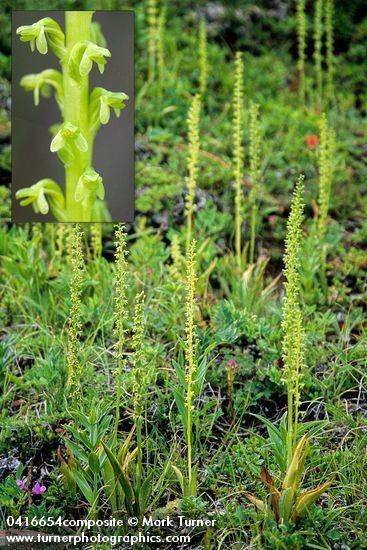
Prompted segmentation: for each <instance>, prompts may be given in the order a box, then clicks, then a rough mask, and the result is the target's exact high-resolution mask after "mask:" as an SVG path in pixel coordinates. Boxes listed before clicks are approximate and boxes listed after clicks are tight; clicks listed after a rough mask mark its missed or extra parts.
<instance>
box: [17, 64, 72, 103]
mask: <svg viewBox="0 0 367 550" xmlns="http://www.w3.org/2000/svg"><path fill="white" fill-rule="evenodd" d="M20 85H21V86H23V88H24V89H25V90H27V91H28V92H29V91H33V97H34V104H35V105H38V104H39V98H40V95H41V96H42V97H50V95H51V88H52V87H53V88H54V89H55V98H56V101H57V104H58V105H59V107H60V110H61V111H62V106H63V95H64V92H63V83H62V74H61V73H60V72H59V71H56V70H55V69H46V70H44V71H42V72H40V73H38V74H27V75H25V76H23V78H22V79H21V81H20Z"/></svg>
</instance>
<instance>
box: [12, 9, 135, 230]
mask: <svg viewBox="0 0 367 550" xmlns="http://www.w3.org/2000/svg"><path fill="white" fill-rule="evenodd" d="M133 219H134V12H133V11H128V10H125V11H119V10H116V11H94V12H93V11H44V10H42V11H41V10H37V11H13V12H12V221H13V222H35V221H37V222H49V221H58V222H109V221H114V222H131V221H133Z"/></svg>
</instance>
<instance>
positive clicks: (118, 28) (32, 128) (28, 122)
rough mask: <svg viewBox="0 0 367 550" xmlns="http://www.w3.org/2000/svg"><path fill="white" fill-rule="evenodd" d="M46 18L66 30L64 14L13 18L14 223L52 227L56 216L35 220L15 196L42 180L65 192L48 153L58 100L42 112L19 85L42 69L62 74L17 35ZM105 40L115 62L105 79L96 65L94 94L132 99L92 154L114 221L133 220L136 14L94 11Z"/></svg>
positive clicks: (51, 58)
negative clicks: (22, 28)
mask: <svg viewBox="0 0 367 550" xmlns="http://www.w3.org/2000/svg"><path fill="white" fill-rule="evenodd" d="M43 17H52V18H53V19H55V21H57V23H58V24H59V25H60V27H61V28H62V29H63V30H65V12H64V11H13V12H12V56H13V57H12V221H15V222H32V221H54V218H53V216H52V215H48V216H44V215H42V214H36V213H35V212H34V211H33V208H32V205H29V206H25V207H24V206H20V205H19V201H18V200H17V199H15V193H16V191H17V190H18V189H21V188H22V187H29V186H31V185H33V184H34V183H36V182H37V181H39V180H40V179H42V178H46V177H48V178H52V179H54V180H55V181H56V182H57V183H58V184H59V185H60V187H61V188H62V189H64V166H63V164H62V163H61V161H60V160H59V158H58V156H57V155H56V154H55V153H51V151H50V143H51V139H52V136H51V134H50V132H49V127H50V126H51V125H52V124H55V123H57V122H59V121H60V120H61V115H60V112H59V109H58V107H57V105H56V102H55V99H54V97H53V96H52V97H50V98H48V99H47V98H43V97H40V102H39V105H38V107H36V106H35V105H34V102H33V92H26V91H25V90H24V89H23V88H22V87H21V86H20V85H19V82H20V80H21V78H22V76H24V75H25V74H28V73H38V72H40V71H42V70H44V69H49V68H55V69H59V70H60V64H59V62H58V59H57V58H56V57H55V55H54V54H53V53H52V52H50V51H49V52H48V53H47V54H46V55H41V54H40V53H39V52H38V51H37V50H36V49H35V51H34V52H31V50H30V46H29V43H28V42H27V43H25V42H21V41H20V40H19V36H18V35H17V34H16V29H17V28H18V27H19V26H20V25H30V24H32V23H34V22H35V21H38V20H39V19H41V18H43ZM92 20H93V21H98V22H99V23H100V25H101V29H102V32H103V34H104V36H105V38H106V40H107V47H108V49H109V50H110V52H111V57H110V58H108V59H107V64H106V65H105V71H104V74H103V75H101V74H100V73H99V70H98V67H97V66H96V65H95V64H93V69H92V71H91V72H90V73H89V87H90V91H91V90H92V89H93V87H94V86H102V87H103V88H106V89H107V90H111V91H113V92H119V91H122V92H125V93H127V94H128V96H129V98H130V99H129V101H128V102H127V103H126V108H125V109H122V111H121V115H120V118H116V116H115V113H114V112H113V111H112V109H111V117H110V121H109V123H108V124H106V125H102V127H101V129H100V130H99V131H98V133H97V136H96V139H95V142H94V152H93V167H94V169H95V170H96V171H97V172H98V173H99V174H100V175H101V176H102V178H103V183H104V186H105V189H106V202H107V205H108V208H109V211H110V213H111V216H112V220H113V221H116V222H117V221H124V222H129V221H133V218H134V13H133V12H132V11H96V12H95V13H94V15H93V19H92Z"/></svg>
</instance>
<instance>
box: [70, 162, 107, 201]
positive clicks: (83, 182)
mask: <svg viewBox="0 0 367 550" xmlns="http://www.w3.org/2000/svg"><path fill="white" fill-rule="evenodd" d="M104 193H105V190H104V186H103V181H102V177H101V176H100V175H99V174H98V173H97V172H96V171H95V170H94V169H93V168H92V167H89V168H87V169H86V170H85V172H84V173H83V174H82V175H81V176H80V178H79V180H78V183H77V184H76V188H75V200H76V202H82V201H83V202H84V201H88V200H89V199H90V198H95V197H96V196H97V197H98V198H99V199H101V200H103V199H104Z"/></svg>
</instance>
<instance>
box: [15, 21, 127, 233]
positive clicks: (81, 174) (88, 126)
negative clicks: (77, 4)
mask: <svg viewBox="0 0 367 550" xmlns="http://www.w3.org/2000/svg"><path fill="white" fill-rule="evenodd" d="M92 15H93V12H92V11H85V12H78V11H71V12H69V11H67V12H65V29H66V31H65V34H64V32H63V31H62V30H61V28H60V26H59V25H58V23H57V22H56V21H54V20H53V19H52V18H50V17H44V18H43V19H40V20H39V21H37V22H36V23H33V24H32V25H23V26H21V27H18V29H17V34H18V35H19V36H20V40H21V41H22V42H29V43H30V47H31V50H32V51H34V50H35V49H37V51H38V52H39V53H41V54H43V55H44V54H46V53H47V52H48V51H49V49H50V50H51V51H52V52H53V53H54V54H55V55H56V57H58V59H59V61H60V65H61V72H60V71H58V70H55V69H45V70H43V71H41V72H40V73H38V74H28V75H25V76H24V77H23V78H22V79H21V81H20V84H21V86H22V87H23V88H24V89H25V90H26V91H32V92H33V96H34V103H35V105H36V106H37V105H38V104H39V101H40V97H46V98H47V97H50V95H51V93H52V91H54V96H55V99H56V102H57V105H58V107H59V109H60V113H61V116H62V118H63V121H62V122H61V124H59V125H56V126H55V127H52V129H53V130H54V131H53V134H54V135H53V139H52V141H51V144H50V150H51V152H52V153H57V155H58V157H59V159H60V160H61V162H62V163H63V165H64V167H65V192H63V190H62V189H61V187H60V186H59V185H58V184H57V183H56V182H55V181H54V180H52V179H50V178H44V179H41V180H40V181H38V182H37V183H35V184H33V185H31V186H30V187H24V188H22V189H20V190H18V191H17V193H16V198H17V199H20V204H21V205H22V206H27V205H29V204H32V207H33V210H34V211H35V212H36V213H40V214H43V215H45V214H48V213H49V211H51V213H52V214H53V215H54V216H55V218H56V219H57V220H58V221H64V222H65V221H66V222H91V221H95V222H101V221H109V220H110V215H109V212H108V209H107V206H106V205H105V202H104V196H105V189H104V185H103V180H102V176H101V175H100V174H98V173H97V172H96V171H95V170H94V168H93V162H92V151H93V142H94V138H95V136H96V134H97V132H98V130H99V128H100V127H101V125H104V124H107V123H108V122H109V120H110V111H111V109H113V111H114V112H115V115H116V116H117V117H119V116H120V112H121V109H124V108H125V106H126V103H125V102H126V101H127V100H128V99H129V97H128V96H127V95H126V94H125V93H123V92H111V91H109V90H106V89H104V88H102V87H96V88H94V89H93V90H92V92H91V93H90V94H89V89H88V86H89V73H90V72H91V70H92V68H93V64H96V65H97V66H98V69H99V71H100V73H101V74H103V72H104V67H105V64H106V63H107V59H108V58H109V57H111V52H110V51H109V50H108V49H107V48H106V47H105V46H106V41H105V39H104V37H103V35H102V33H101V31H100V27H99V25H98V23H94V22H92ZM55 128H56V129H55Z"/></svg>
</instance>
